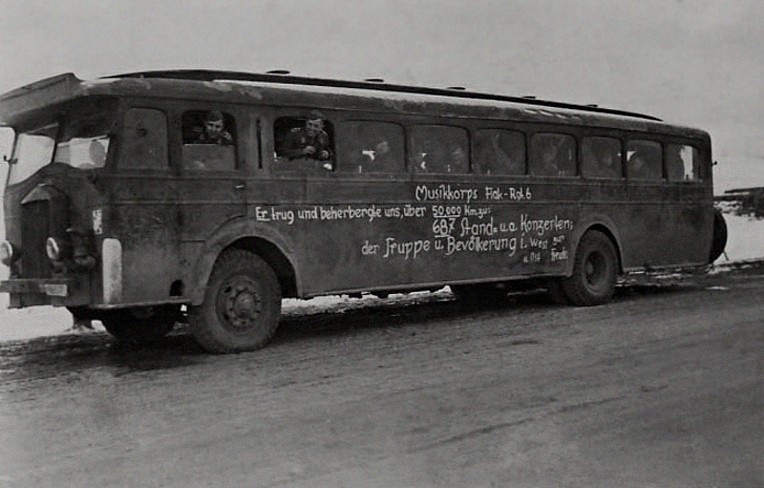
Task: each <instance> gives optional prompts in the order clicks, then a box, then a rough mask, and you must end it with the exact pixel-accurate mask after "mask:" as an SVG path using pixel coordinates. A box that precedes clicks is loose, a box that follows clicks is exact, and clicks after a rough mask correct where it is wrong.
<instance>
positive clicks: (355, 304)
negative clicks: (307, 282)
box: [0, 283, 701, 383]
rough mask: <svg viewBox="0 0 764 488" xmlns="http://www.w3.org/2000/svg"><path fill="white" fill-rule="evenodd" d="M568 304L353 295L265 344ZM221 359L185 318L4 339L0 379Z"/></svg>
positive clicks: (657, 288)
mask: <svg viewBox="0 0 764 488" xmlns="http://www.w3.org/2000/svg"><path fill="white" fill-rule="evenodd" d="M698 288H701V287H700V285H693V284H688V283H652V284H651V283H640V284H629V285H619V286H618V287H617V288H616V294H615V297H614V301H615V302H624V301H633V300H640V299H643V298H648V297H650V296H655V295H661V294H670V293H686V292H690V291H692V290H696V289H698ZM567 306H568V305H565V304H560V303H558V302H556V301H555V300H554V299H553V298H552V297H551V296H550V295H549V294H548V293H547V292H546V290H544V289H534V290H529V291H525V292H521V293H510V294H508V295H507V296H505V297H503V298H502V297H499V298H498V299H497V298H495V297H493V298H491V299H489V300H474V299H473V300H464V299H459V298H456V297H455V296H454V295H452V294H450V293H448V292H445V293H444V292H440V293H429V294H420V295H417V294H410V295H399V296H397V298H391V299H375V298H373V297H371V299H369V298H368V297H367V298H365V299H349V300H345V304H344V306H337V305H329V306H327V307H326V308H325V309H321V308H320V307H317V308H313V309H312V310H310V311H308V312H303V311H300V310H299V309H298V310H296V311H295V310H292V311H290V310H286V313H285V315H284V316H283V317H282V318H281V322H280V324H279V328H278V329H277V331H276V334H275V336H274V337H273V340H272V341H271V343H270V344H269V346H266V347H273V346H276V347H278V346H285V345H288V344H293V343H299V342H302V341H309V340H310V339H311V338H318V337H324V338H325V337H327V336H328V337H339V336H352V335H361V334H366V333H375V332H379V331H380V330H394V329H400V328H404V327H411V326H417V327H425V328H426V327H438V326H441V325H442V323H443V322H444V321H457V322H463V321H464V320H465V319H470V318H474V319H477V320H480V319H481V318H482V317H485V318H488V317H491V316H496V315H497V314H498V315H505V314H506V315H507V316H509V315H510V314H511V315H512V316H515V317H521V316H525V317H530V318H532V315H533V314H537V313H539V312H542V311H553V310H556V309H560V308H566V307H567ZM244 354H258V352H253V353H244ZM216 357H220V356H212V355H209V354H207V353H206V352H205V351H204V349H202V348H201V346H199V345H198V344H197V343H196V342H195V341H194V339H193V337H192V336H191V334H190V333H189V332H188V328H187V326H186V325H185V324H178V325H177V326H176V329H175V330H174V331H173V332H172V333H171V334H169V335H168V336H167V337H164V338H163V339H161V340H158V341H156V342H152V343H149V344H144V345H140V346H138V345H129V344H122V343H119V342H117V341H115V340H114V339H113V338H111V336H109V335H108V334H107V333H105V332H103V333H101V332H96V333H86V334H83V333H72V334H64V335H60V336H55V337H41V338H36V339H31V340H26V341H12V342H8V343H5V344H1V345H0V383H1V382H4V381H9V380H10V381H14V380H24V379H33V378H44V377H52V376H57V375H60V374H66V373H68V372H76V371H82V370H88V369H94V368H104V367H105V368H109V369H111V373H112V374H114V375H115V376H120V375H123V374H130V373H136V372H145V371H152V370H167V369H172V368H179V367H186V366H193V365H196V364H199V363H204V362H207V361H210V360H215V358H216Z"/></svg>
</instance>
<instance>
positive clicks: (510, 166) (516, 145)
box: [472, 129, 525, 175]
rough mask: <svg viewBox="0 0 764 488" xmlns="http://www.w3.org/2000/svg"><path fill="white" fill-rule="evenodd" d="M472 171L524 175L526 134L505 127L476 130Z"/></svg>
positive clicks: (488, 173) (484, 173) (489, 173)
mask: <svg viewBox="0 0 764 488" xmlns="http://www.w3.org/2000/svg"><path fill="white" fill-rule="evenodd" d="M472 171H474V172H475V173H477V174H481V175H524V174H525V135H524V134H523V133H522V132H517V131H513V130H503V129H481V130H478V131H477V132H475V153H474V154H473V161H472Z"/></svg>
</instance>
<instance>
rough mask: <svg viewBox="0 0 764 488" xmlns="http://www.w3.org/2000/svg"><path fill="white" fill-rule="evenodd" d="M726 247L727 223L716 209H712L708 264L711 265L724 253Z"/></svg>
mask: <svg viewBox="0 0 764 488" xmlns="http://www.w3.org/2000/svg"><path fill="white" fill-rule="evenodd" d="M726 245H727V222H725V221H724V216H723V215H722V213H721V212H720V211H719V209H718V208H715V209H714V233H713V238H712V240H711V251H710V253H709V255H708V264H713V262H714V261H716V260H717V259H718V258H719V256H721V255H722V253H723V252H724V248H725V246H726Z"/></svg>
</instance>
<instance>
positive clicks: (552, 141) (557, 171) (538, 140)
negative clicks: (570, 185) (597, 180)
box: [530, 133, 576, 176]
mask: <svg viewBox="0 0 764 488" xmlns="http://www.w3.org/2000/svg"><path fill="white" fill-rule="evenodd" d="M530 170H531V171H530V172H531V174H532V175H534V176H575V175H576V140H575V139H574V138H573V136H569V135H567V134H552V133H539V134H534V135H533V138H532V139H531V167H530Z"/></svg>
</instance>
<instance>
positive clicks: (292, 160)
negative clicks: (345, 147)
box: [273, 110, 335, 172]
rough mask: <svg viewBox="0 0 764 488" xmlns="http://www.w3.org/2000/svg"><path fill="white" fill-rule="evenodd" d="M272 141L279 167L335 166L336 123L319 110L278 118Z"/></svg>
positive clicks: (315, 168)
mask: <svg viewBox="0 0 764 488" xmlns="http://www.w3.org/2000/svg"><path fill="white" fill-rule="evenodd" d="M273 141H274V144H275V150H276V154H275V163H276V169H277V170H279V171H318V172H325V171H333V170H334V161H335V149H334V125H333V124H332V123H331V121H329V120H328V119H327V118H326V117H324V115H323V114H322V113H321V112H319V111H318V110H311V111H310V112H309V113H307V114H305V115H304V116H298V117H279V118H278V119H276V121H275V122H274V123H273Z"/></svg>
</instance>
